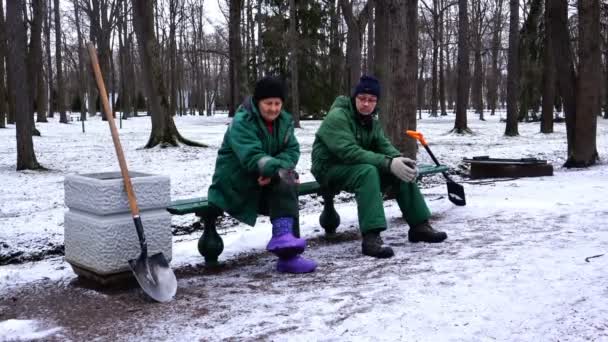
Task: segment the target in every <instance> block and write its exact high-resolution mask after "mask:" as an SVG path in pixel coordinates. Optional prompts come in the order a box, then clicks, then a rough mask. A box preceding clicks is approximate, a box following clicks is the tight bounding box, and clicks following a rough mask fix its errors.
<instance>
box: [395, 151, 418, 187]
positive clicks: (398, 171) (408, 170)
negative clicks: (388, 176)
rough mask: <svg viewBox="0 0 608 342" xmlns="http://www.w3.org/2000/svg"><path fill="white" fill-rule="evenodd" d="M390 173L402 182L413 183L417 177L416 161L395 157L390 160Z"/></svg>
mask: <svg viewBox="0 0 608 342" xmlns="http://www.w3.org/2000/svg"><path fill="white" fill-rule="evenodd" d="M390 169H391V173H392V174H394V175H395V177H397V178H399V179H401V180H402V181H404V182H410V183H411V182H413V181H415V180H416V177H417V176H418V170H417V169H416V161H414V160H411V159H410V158H405V157H396V158H393V159H392V160H391V164H390Z"/></svg>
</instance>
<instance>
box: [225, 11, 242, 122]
mask: <svg viewBox="0 0 608 342" xmlns="http://www.w3.org/2000/svg"><path fill="white" fill-rule="evenodd" d="M229 2H230V10H229V12H230V18H229V22H228V45H229V47H228V49H229V51H230V64H229V67H228V70H229V73H230V102H229V108H228V115H229V116H234V114H235V112H236V109H237V107H238V105H239V104H240V103H241V101H242V99H241V97H242V95H241V87H242V69H243V68H242V65H243V55H242V51H241V9H242V8H243V0H229Z"/></svg>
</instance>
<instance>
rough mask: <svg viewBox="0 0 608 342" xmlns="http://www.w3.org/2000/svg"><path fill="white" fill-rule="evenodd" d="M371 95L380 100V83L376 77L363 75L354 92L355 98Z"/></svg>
mask: <svg viewBox="0 0 608 342" xmlns="http://www.w3.org/2000/svg"><path fill="white" fill-rule="evenodd" d="M362 93H363V94H370V95H375V96H376V97H377V98H380V82H378V80H377V79H376V78H375V77H374V76H367V75H363V76H361V78H360V79H359V83H358V84H357V86H356V87H355V89H354V90H353V97H356V96H357V95H359V94H362Z"/></svg>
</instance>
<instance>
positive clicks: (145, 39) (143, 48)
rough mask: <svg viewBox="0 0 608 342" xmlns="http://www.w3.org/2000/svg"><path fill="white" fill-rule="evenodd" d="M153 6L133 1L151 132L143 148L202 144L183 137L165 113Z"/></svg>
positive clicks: (164, 92)
mask: <svg viewBox="0 0 608 342" xmlns="http://www.w3.org/2000/svg"><path fill="white" fill-rule="evenodd" d="M153 15H154V8H153V4H152V2H150V1H147V0H134V1H133V24H134V27H135V34H136V35H137V40H138V46H139V55H140V58H141V61H142V64H143V68H142V73H143V78H144V79H143V81H144V82H143V83H144V90H145V92H146V98H147V104H148V111H149V112H150V114H151V118H152V131H151V133H150V139H149V140H148V143H147V144H146V146H145V148H151V147H154V146H156V145H159V144H160V145H161V146H162V147H166V146H167V145H172V146H177V145H178V142H182V143H184V144H186V145H191V146H201V147H206V145H204V144H200V143H196V142H193V141H190V140H187V139H185V138H183V137H182V136H181V135H180V134H179V132H178V130H177V127H175V122H174V121H173V116H171V115H170V113H169V103H168V101H167V89H166V87H165V84H164V82H163V75H162V73H161V67H160V56H159V55H160V53H161V49H160V47H159V44H158V41H157V40H156V37H155V36H154V17H153Z"/></svg>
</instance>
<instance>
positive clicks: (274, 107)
mask: <svg viewBox="0 0 608 342" xmlns="http://www.w3.org/2000/svg"><path fill="white" fill-rule="evenodd" d="M282 107H283V100H281V98H280V97H269V98H266V99H263V100H261V101H260V102H258V108H259V109H260V114H261V115H262V117H263V118H264V120H266V121H269V122H272V121H274V120H275V119H276V118H278V117H279V114H281V108H282Z"/></svg>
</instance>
